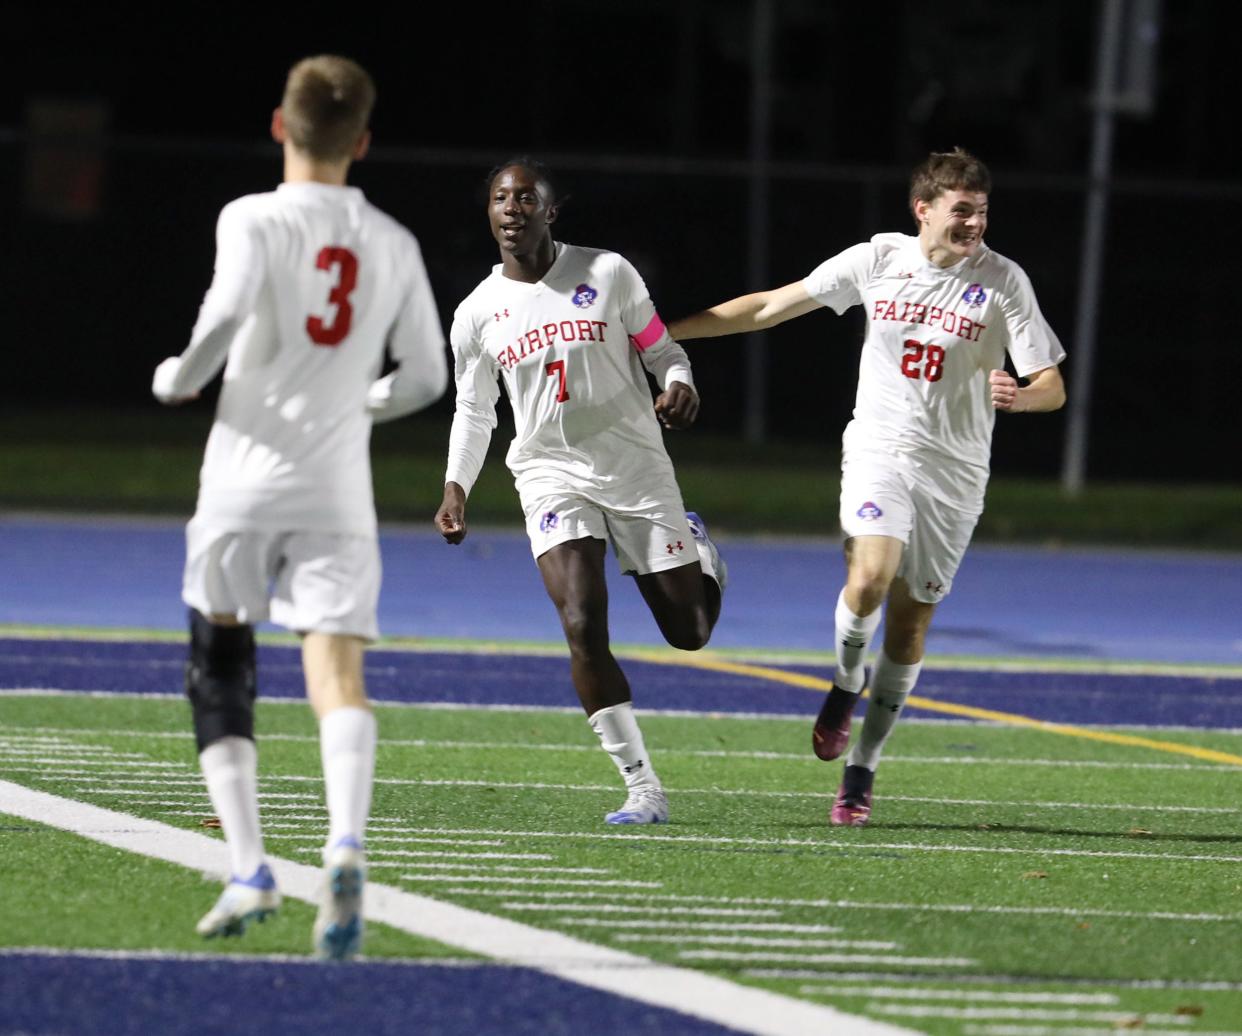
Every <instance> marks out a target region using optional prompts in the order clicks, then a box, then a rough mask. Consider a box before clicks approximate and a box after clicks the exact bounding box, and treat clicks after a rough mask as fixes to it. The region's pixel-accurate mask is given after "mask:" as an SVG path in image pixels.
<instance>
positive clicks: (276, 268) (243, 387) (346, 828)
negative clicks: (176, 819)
mask: <svg viewBox="0 0 1242 1036" xmlns="http://www.w3.org/2000/svg"><path fill="white" fill-rule="evenodd" d="M374 97H375V93H374V86H373V85H372V82H371V78H370V76H369V75H368V74H367V73H366V72H365V71H364V70H363V69H362V68H360V67H359V66H358V65H357V64H355V63H354V62H352V61H349V60H347V59H345V58H340V57H335V56H320V57H316V58H308V59H306V60H305V61H302V62H299V63H298V64H297V65H295V66H294V68H293V69H292V71H291V72H290V73H289V77H288V81H287V83H286V87H285V93H284V97H283V99H282V102H281V106H280V107H279V108H277V109H276V111H275V113H274V115H273V118H272V136H273V137H274V138H275V140H276V141H277V142H278V143H280V144H281V145H282V147H283V150H284V182H283V183H282V184H280V186H279V187H278V188H277V189H276V190H275V191H273V192H271V193H267V194H253V195H249V196H247V197H244V198H239V199H238V200H236V201H234V202H232V203H230V204H229V205H227V206H225V208H224V210H223V211H222V212H221V213H220V218H219V222H218V225H217V232H216V265H215V275H214V277H213V279H212V283H211V287H210V289H209V290H208V292H207V296H206V298H205V299H204V301H203V305H202V309H201V310H200V312H199V316H198V321H197V323H196V324H195V326H194V330H193V333H192V335H191V338H190V344H189V346H188V348H187V349H186V350H185V351H184V352H183V353H182V354H181V355H180V356H177V357H173V358H170V359H168V360H165V361H164V362H163V363H161V364H160V365H159V367H158V368H157V369H156V372H155V379H154V383H153V386H152V389H153V391H154V393H155V395H156V397H157V398H159V399H160V400H161V401H162V402H165V403H179V402H183V401H185V400H187V399H192V398H194V397H195V396H196V395H197V394H198V392H199V390H200V389H201V388H202V387H203V386H204V385H206V384H207V382H208V381H210V380H211V379H212V378H214V377H215V375H216V374H217V373H218V372H219V370H220V368H221V367H222V366H223V367H224V384H223V387H222V388H221V391H220V398H219V403H218V405H217V408H216V419H215V423H214V424H213V425H212V429H211V434H210V437H209V438H208V441H207V450H206V456H205V459H204V461H203V466H202V472H201V485H200V490H199V496H198V507H197V509H196V511H195V513H194V517H193V519H192V520H191V521H190V523H189V526H188V528H187V532H186V544H187V551H186V565H185V574H184V579H183V583H182V599H183V600H184V601H185V603H186V604H187V605H189V607H190V609H191V612H190V629H191V642H190V664H189V667H188V670H187V679H186V689H187V693H188V695H189V698H190V703H191V707H192V710H193V718H194V728H195V733H196V736H197V741H198V748H199V759H200V763H201V765H202V769H203V773H204V776H205V777H206V780H207V786H208V791H209V792H210V794H211V799H212V804H213V806H214V807H215V809H216V812H217V814H218V816H219V817H220V820H221V823H222V826H223V828H224V834H225V838H226V840H227V842H228V846H229V853H230V861H231V865H232V879H231V880H230V881H229V883H228V884H227V886H226V888H225V891H224V894H223V895H222V896H221V898H220V900H219V902H218V903H217V904H216V906H215V907H214V908H213V909H212V910H211V911H210V912H209V913H208V914H207V915H206V916H204V917H203V919H202V921H200V922H199V926H198V930H199V932H200V933H201V934H203V935H206V936H215V935H236V934H240V933H241V931H242V930H244V928H245V926H246V924H247V923H248V922H249V921H250V920H252V919H254V918H259V919H262V918H263V917H264V916H265V914H267V913H270V912H271V911H272V910H273V909H275V906H276V905H277V903H278V899H279V897H278V894H277V892H276V889H275V883H274V881H273V878H272V875H271V872H270V871H269V870H268V868H267V865H266V864H265V863H264V855H263V840H262V836H261V833H260V829H259V813H258V800H257V794H256V775H257V754H256V750H255V745H254V720H253V709H254V697H255V646H254V634H253V629H254V624H255V623H257V622H261V621H263V620H266V619H268V618H271V619H272V620H273V621H274V622H276V623H279V624H280V625H283V626H285V627H287V628H288V629H290V630H293V631H295V632H297V633H299V634H301V636H302V660H303V669H304V673H305V677H306V688H307V694H308V697H309V699H310V702H311V705H312V707H313V708H314V710H315V713H316V715H317V716H318V718H319V724H320V742H321V750H322V757H323V768H324V780H325V785H326V791H327V805H328V814H329V836H328V843H327V846H326V847H325V851H324V861H325V883H324V894H323V900H322V902H321V904H320V913H319V917H318V919H317V920H316V924H315V931H314V945H315V949H316V951H317V952H318V953H319V954H320V955H321V956H325V957H332V958H340V957H348V956H352V955H353V954H354V953H356V952H357V950H358V947H359V944H360V941H361V935H362V909H361V890H362V878H363V862H362V859H363V858H362V848H363V847H362V838H363V834H364V829H365V826H366V820H367V815H368V811H369V809H370V798H371V785H372V778H373V769H374V759H375V744H376V726H375V719H374V716H373V715H372V713H371V710H370V706H369V703H368V701H367V697H366V692H365V688H364V683H363V669H362V658H363V648H364V646H365V644H366V643H367V642H368V641H370V640H372V639H374V638H375V637H376V636H377V634H378V631H377V628H376V604H377V601H378V597H379V587H380V557H379V549H378V544H377V538H376V520H375V505H374V502H373V498H372V489H371V466H370V457H369V450H370V434H371V424H372V422H373V421H377V420H386V419H389V418H394V417H399V416H401V415H402V414H406V413H410V412H413V411H415V410H418V409H421V408H422V407H425V406H427V405H428V404H429V403H431V402H433V401H435V400H436V399H438V398H439V397H440V396H441V395H442V394H443V393H444V390H445V388H446V387H447V383H448V364H447V361H446V356H445V350H444V336H443V333H442V331H441V328H440V321H439V315H438V313H437V310H436V306H435V300H434V299H433V298H432V293H431V287H430V285H429V283H428V280H427V273H426V270H425V269H424V266H423V260H422V255H421V253H420V251H419V247H418V242H417V241H416V240H415V239H414V237H413V235H412V234H411V233H410V232H409V231H408V230H406V229H405V228H404V227H402V226H401V225H400V224H398V223H397V222H396V221H395V220H393V219H391V218H390V217H388V216H386V215H385V214H384V213H382V212H380V211H379V210H378V209H376V208H375V207H374V206H372V205H371V204H369V203H368V202H367V200H366V198H364V197H363V195H362V192H361V191H359V190H358V189H357V188H354V187H349V186H346V182H345V181H346V176H347V173H348V170H349V167H350V164H351V162H352V161H353V160H354V159H358V158H362V157H363V155H364V154H365V153H366V150H367V146H368V144H369V142H370V133H369V131H368V130H367V123H368V120H369V118H370V113H371V106H372V103H373V102H374ZM386 348H387V350H388V352H389V354H390V358H391V360H392V362H393V363H395V364H396V365H397V366H396V369H395V370H394V371H393V372H392V373H390V374H388V375H387V376H384V377H380V374H381V370H382V367H383V365H384V360H385V349H386Z"/></svg>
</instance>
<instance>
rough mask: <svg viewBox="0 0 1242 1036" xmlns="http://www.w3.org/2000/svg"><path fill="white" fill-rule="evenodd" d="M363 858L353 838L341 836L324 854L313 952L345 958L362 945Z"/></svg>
mask: <svg viewBox="0 0 1242 1036" xmlns="http://www.w3.org/2000/svg"><path fill="white" fill-rule="evenodd" d="M365 884H366V858H365V857H364V856H363V853H362V847H361V846H360V845H359V844H358V842H357V841H356V840H354V839H353V838H342V839H341V840H340V841H339V842H337V843H336V845H334V846H333V847H332V848H331V849H329V850H328V851H327V852H326V853H325V854H324V880H323V887H322V888H321V889H320V893H319V896H320V898H319V913H318V915H317V916H316V917H315V928H314V933H313V936H314V947H315V955H316V956H318V957H321V958H323V959H324V960H348V959H349V958H350V957H356V956H357V955H358V953H359V951H360V950H361V949H362V932H363V927H364V926H363V920H362V889H363V886H364V885H365Z"/></svg>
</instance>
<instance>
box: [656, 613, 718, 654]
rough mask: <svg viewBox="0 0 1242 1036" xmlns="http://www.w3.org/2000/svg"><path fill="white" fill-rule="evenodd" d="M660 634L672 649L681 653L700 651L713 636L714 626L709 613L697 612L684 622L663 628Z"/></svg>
mask: <svg viewBox="0 0 1242 1036" xmlns="http://www.w3.org/2000/svg"><path fill="white" fill-rule="evenodd" d="M660 632H661V633H663V634H664V639H665V640H666V641H668V643H669V645H670V646H671V647H675V648H677V649H678V650H679V651H698V650H699V649H700V648H703V647H706V646H707V642H708V641H709V640H710V639H711V636H712V626H711V623H710V622H709V621H708V618H707V613H706V612H703V611H698V610H696V611H695V612H693V613H692V614H691V615H689V616H687V617H686V618H685V619H684V620H682V621H679V622H677V623H675V624H672V625H669V626H661V628H660Z"/></svg>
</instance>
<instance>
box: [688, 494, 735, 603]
mask: <svg viewBox="0 0 1242 1036" xmlns="http://www.w3.org/2000/svg"><path fill="white" fill-rule="evenodd" d="M686 522H687V523H688V524H689V526H690V533H691V535H692V536H693V537H694V545H695V547H696V548H697V549H698V552H699V564H700V565H702V567H703V574H704V575H706V576H711V577H712V578H713V579H714V580H716V585H717V586H719V587H720V592H721V593H722V594H723V593H724V589H725V584H726V583H727V582H728V581H729V566H728V565H726V564H725V563H724V558H722V557H721V556H720V550H719V548H717V546H716V544H714V543H713V542H712V540H711V537H710V536H708V535H707V524H706V523H705V522H704V521H703V519H702V518H700V517H699V516H698V514H696V513H695V512H694V511H687V512H686Z"/></svg>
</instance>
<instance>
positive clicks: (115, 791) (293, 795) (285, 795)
mask: <svg viewBox="0 0 1242 1036" xmlns="http://www.w3.org/2000/svg"><path fill="white" fill-rule="evenodd" d="M160 783H165V782H160ZM199 784H200V785H202V782H201V781H200V782H199ZM72 790H73V791H76V792H81V793H82V794H83V795H128V796H129V797H130V798H133V799H147V798H150V797H151V796H153V795H167V794H168V792H167V790H165V791H144V790H142V789H141V788H86V787H78V786H77V785H74V786H73V789H72ZM201 791H202V794H203V796H204V797H206V795H207V789H206V787H202V788H201ZM264 799H292V800H293V801H295V802H302V803H306V802H309V803H314V802H315V801H316V796H314V795H309V794H306V793H303V792H296V791H261V792H259V801H260V802H261V801H263V800H264ZM320 801H322V800H320Z"/></svg>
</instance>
